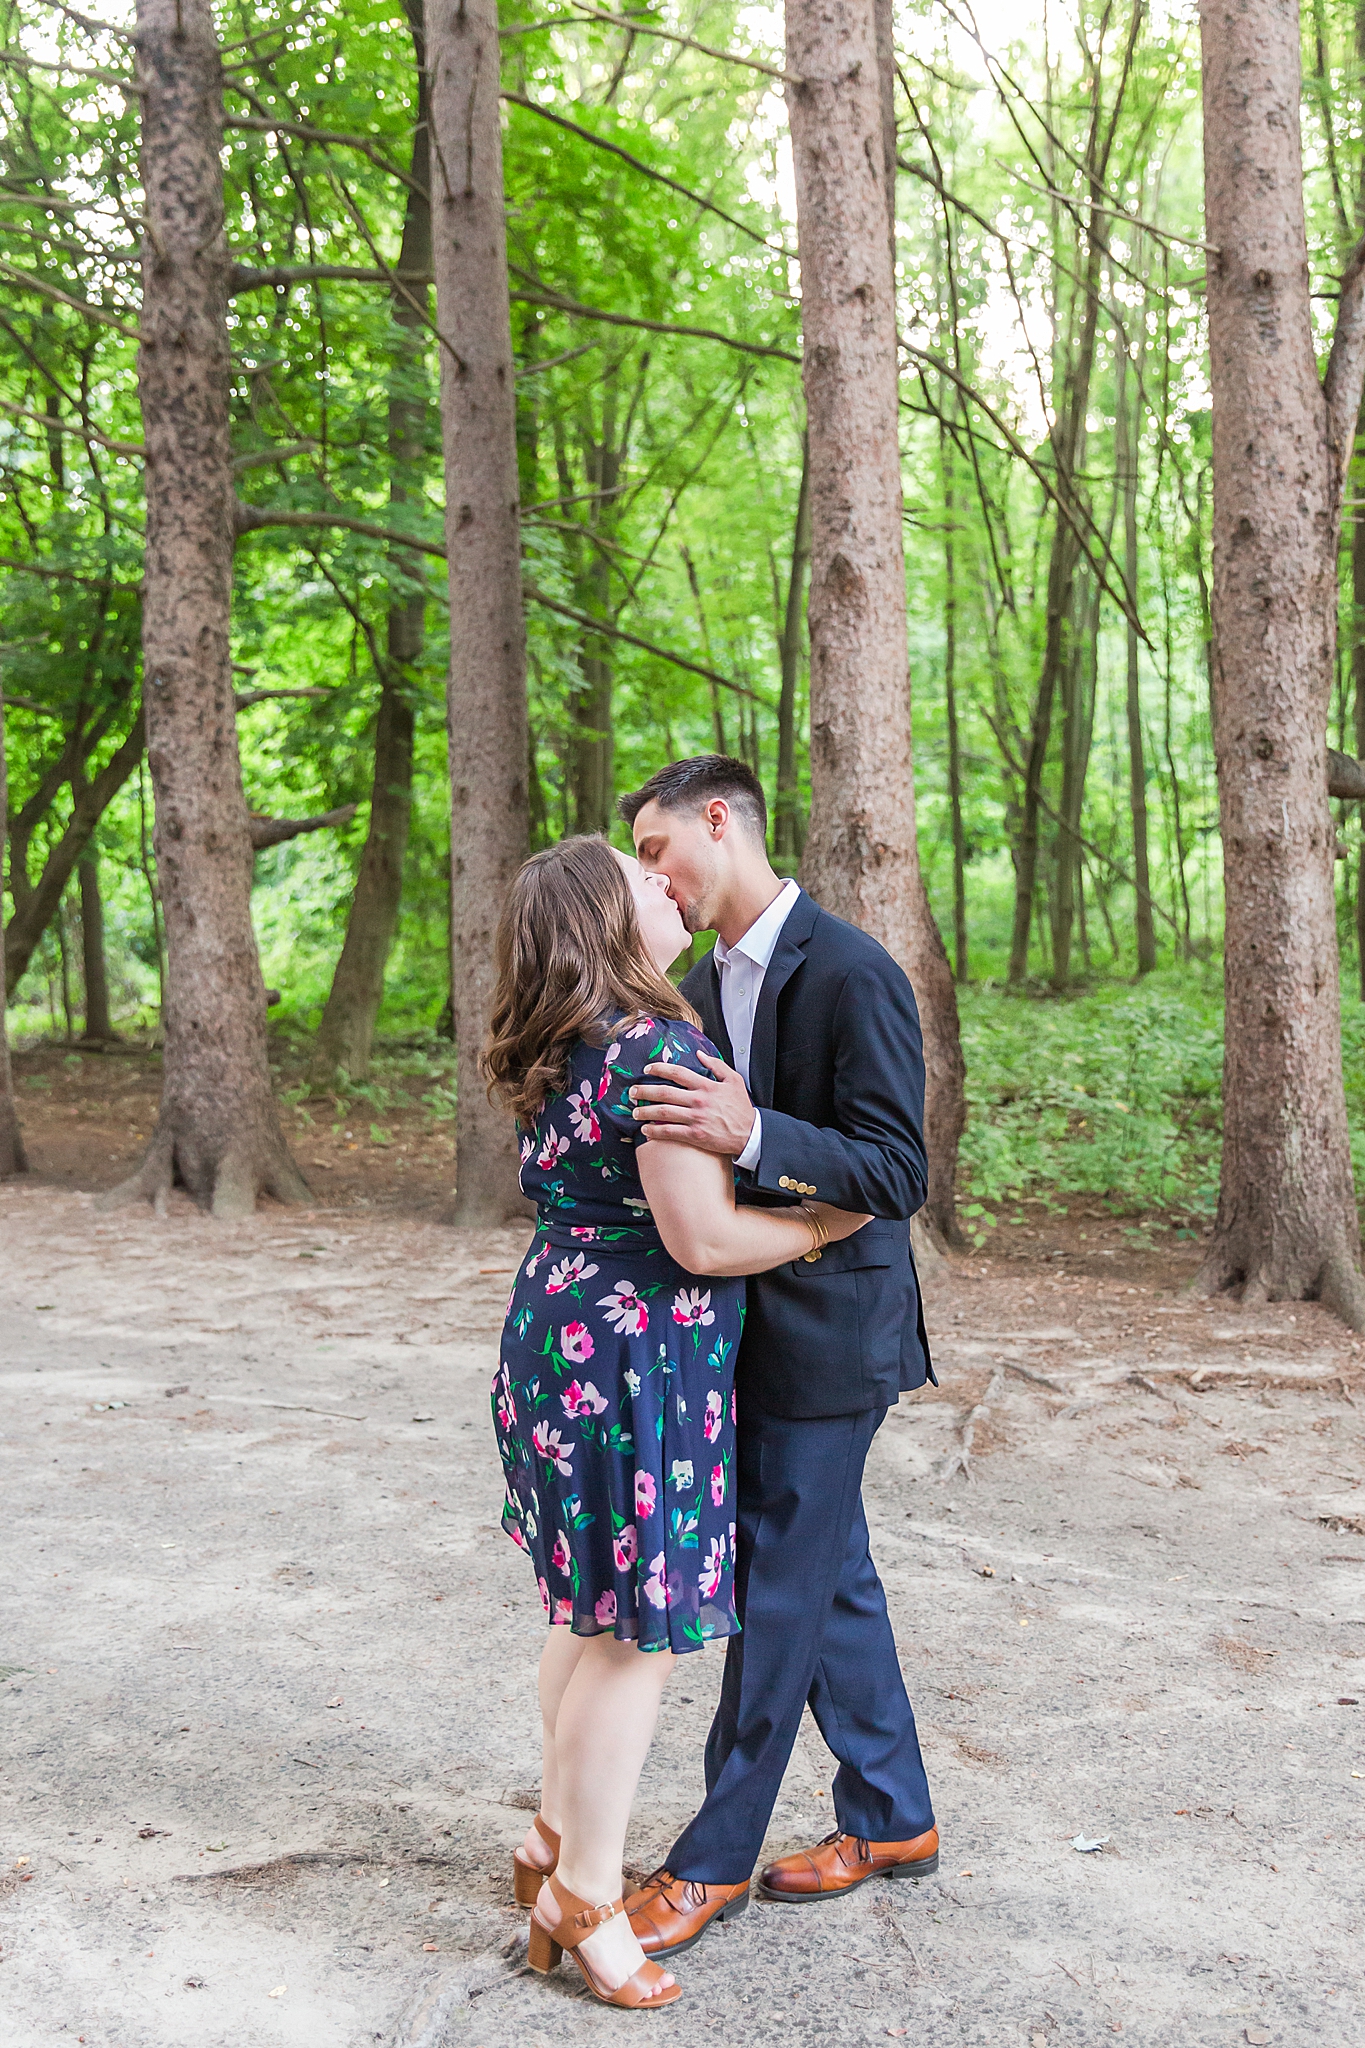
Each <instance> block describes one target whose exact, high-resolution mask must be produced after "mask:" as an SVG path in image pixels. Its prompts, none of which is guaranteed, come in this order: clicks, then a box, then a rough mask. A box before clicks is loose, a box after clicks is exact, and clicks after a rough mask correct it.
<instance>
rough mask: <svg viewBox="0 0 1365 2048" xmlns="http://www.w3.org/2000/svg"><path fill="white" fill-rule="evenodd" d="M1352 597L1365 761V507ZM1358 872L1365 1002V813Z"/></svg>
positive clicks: (1364, 998)
mask: <svg viewBox="0 0 1365 2048" xmlns="http://www.w3.org/2000/svg"><path fill="white" fill-rule="evenodd" d="M1351 597H1352V600H1353V611H1354V619H1355V626H1354V633H1353V637H1352V644H1351V675H1352V678H1353V680H1354V683H1355V714H1356V753H1357V754H1358V755H1359V756H1360V758H1361V759H1362V760H1365V508H1362V507H1360V506H1358V507H1357V508H1356V513H1355V517H1354V519H1353V521H1352V524H1351ZM1357 861H1358V867H1357V871H1356V973H1357V975H1358V977H1359V983H1360V1000H1361V1002H1362V1003H1365V810H1362V811H1361V813H1360V852H1359V854H1358V855H1357Z"/></svg>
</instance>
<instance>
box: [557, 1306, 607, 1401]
mask: <svg viewBox="0 0 1365 2048" xmlns="http://www.w3.org/2000/svg"><path fill="white" fill-rule="evenodd" d="M559 1348H560V1350H561V1351H562V1352H563V1353H564V1356H565V1357H566V1358H567V1359H568V1361H569V1364H570V1365H583V1364H584V1363H586V1361H587V1360H588V1359H589V1358H591V1357H592V1354H593V1352H594V1351H595V1349H596V1348H597V1347H596V1346H595V1345H594V1343H593V1341H592V1333H591V1331H590V1330H589V1329H588V1326H587V1324H586V1323H565V1324H564V1326H563V1328H562V1329H561V1330H560V1333H559ZM606 1405H607V1404H606V1402H605V1401H604V1402H603V1403H602V1407H601V1408H597V1409H596V1410H595V1411H594V1413H596V1414H598V1415H600V1414H601V1413H602V1408H605V1407H606Z"/></svg>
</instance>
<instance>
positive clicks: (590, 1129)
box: [569, 1081, 602, 1145]
mask: <svg viewBox="0 0 1365 2048" xmlns="http://www.w3.org/2000/svg"><path fill="white" fill-rule="evenodd" d="M569 1122H570V1123H571V1124H572V1125H573V1134H574V1136H575V1137H576V1138H577V1140H578V1142H579V1144H580V1145H595V1144H596V1143H597V1141H598V1139H599V1138H600V1137H601V1135H602V1126H601V1124H599V1123H598V1121H597V1112H596V1110H595V1109H594V1108H593V1106H592V1083H591V1081H584V1082H583V1083H582V1084H581V1086H579V1087H578V1088H575V1090H574V1092H573V1094H572V1095H571V1096H570V1097H569Z"/></svg>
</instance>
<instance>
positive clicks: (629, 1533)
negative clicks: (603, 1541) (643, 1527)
mask: <svg viewBox="0 0 1365 2048" xmlns="http://www.w3.org/2000/svg"><path fill="white" fill-rule="evenodd" d="M611 1547H612V1553H613V1555H614V1556H615V1559H616V1569H617V1571H618V1572H628V1571H629V1570H630V1568H631V1566H632V1565H633V1564H634V1562H635V1560H636V1558H637V1557H638V1556H639V1555H640V1546H639V1543H638V1542H637V1541H636V1537H635V1524H634V1522H627V1523H626V1526H625V1528H624V1529H622V1530H621V1532H620V1533H619V1535H617V1536H614V1537H613V1538H612V1545H611Z"/></svg>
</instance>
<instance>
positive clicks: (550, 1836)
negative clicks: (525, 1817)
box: [531, 1813, 559, 1856]
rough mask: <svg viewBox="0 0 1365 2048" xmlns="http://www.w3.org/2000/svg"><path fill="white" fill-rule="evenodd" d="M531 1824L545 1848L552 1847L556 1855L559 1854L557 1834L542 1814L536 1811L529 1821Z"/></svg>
mask: <svg viewBox="0 0 1365 2048" xmlns="http://www.w3.org/2000/svg"><path fill="white" fill-rule="evenodd" d="M531 1826H532V1827H533V1828H534V1829H535V1831H536V1833H537V1834H538V1835H539V1836H540V1839H541V1841H542V1842H543V1843H544V1844H545V1846H546V1848H547V1849H553V1850H554V1852H555V1854H556V1856H557V1855H558V1854H559V1836H558V1835H557V1834H556V1833H555V1831H554V1829H553V1828H552V1827H551V1826H550V1825H549V1823H548V1821H547V1820H546V1819H545V1816H544V1814H541V1813H538V1814H537V1815H536V1817H535V1819H534V1820H533V1821H532V1822H531Z"/></svg>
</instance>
